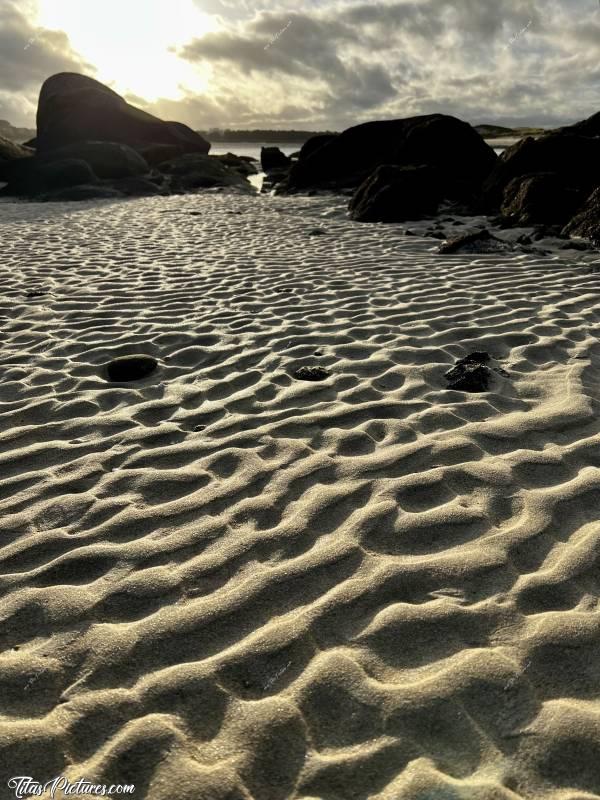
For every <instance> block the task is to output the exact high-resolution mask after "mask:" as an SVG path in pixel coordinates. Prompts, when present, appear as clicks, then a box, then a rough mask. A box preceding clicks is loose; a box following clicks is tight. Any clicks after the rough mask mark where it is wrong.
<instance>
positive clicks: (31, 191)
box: [2, 157, 97, 197]
mask: <svg viewBox="0 0 600 800" xmlns="http://www.w3.org/2000/svg"><path fill="white" fill-rule="evenodd" d="M7 170H8V174H7V179H8V186H6V187H5V188H4V189H3V190H2V193H3V194H6V195H9V196H21V197H35V196H36V195H41V194H45V193H47V192H52V191H54V190H58V189H65V188H67V187H71V186H77V185H79V184H94V183H97V178H96V175H95V174H94V171H93V170H92V168H91V167H90V165H89V164H88V163H87V161H83V160H81V159H77V158H63V159H57V160H55V161H51V162H45V161H43V160H42V159H39V158H37V157H35V158H28V159H20V160H18V161H13V162H12V163H11V164H10V169H9V167H8V166H7Z"/></svg>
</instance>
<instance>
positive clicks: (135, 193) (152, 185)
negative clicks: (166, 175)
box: [108, 177, 166, 197]
mask: <svg viewBox="0 0 600 800" xmlns="http://www.w3.org/2000/svg"><path fill="white" fill-rule="evenodd" d="M108 186H109V187H110V188H111V189H113V190H115V191H118V192H121V193H122V194H124V195H125V196H126V197H150V196H153V195H158V194H166V192H165V191H164V190H163V189H162V186H161V183H157V181H156V179H152V180H151V179H150V178H139V177H136V178H121V179H120V180H115V181H110V183H109V184H108Z"/></svg>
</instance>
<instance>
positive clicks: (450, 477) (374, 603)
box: [0, 193, 600, 800]
mask: <svg viewBox="0 0 600 800" xmlns="http://www.w3.org/2000/svg"><path fill="white" fill-rule="evenodd" d="M448 224H449V225H451V224H452V223H451V221H449V222H448ZM407 227H408V228H411V229H412V230H413V231H416V233H417V235H413V236H406V235H405V233H404V231H405V229H406V228H407ZM419 232H420V229H419V227H418V226H415V225H379V224H377V225H364V224H363V225H361V224H359V223H353V222H350V221H348V220H347V219H346V215H345V204H344V203H343V202H341V201H340V200H332V199H330V198H323V197H306V198H304V197H247V196H244V197H243V196H226V195H220V194H212V193H207V194H204V195H196V196H186V197H167V198H150V199H142V200H136V201H115V202H112V201H102V202H94V203H89V202H88V203H78V204H75V203H71V204H36V203H32V204H23V203H14V204H13V203H2V204H1V205H0V239H1V242H2V258H1V261H0V277H1V282H2V293H1V295H0V332H1V338H0V351H1V360H0V370H1V378H0V518H1V523H0V526H1V539H0V592H1V598H2V602H1V605H0V622H1V624H0V641H1V653H0V711H1V714H0V754H1V755H0V785H2V786H3V787H6V785H7V782H8V781H9V780H10V779H11V778H12V777H13V776H23V775H25V776H32V777H33V778H35V779H36V780H37V781H40V782H41V783H43V782H45V781H49V780H51V779H53V778H55V777H56V776H60V775H64V776H67V777H68V778H69V779H70V780H72V781H75V780H77V779H79V778H82V777H85V778H87V779H89V780H93V781H94V783H96V784H106V785H110V784H134V785H135V787H136V790H135V794H134V795H133V797H135V798H138V800H142V798H148V800H317V798H320V799H321V800H367V798H369V799H370V800H518V799H519V798H523V800H538V799H539V800H542V799H543V800H591V799H592V798H598V797H600V701H599V695H600V605H599V603H598V594H599V590H600V570H599V567H600V447H599V445H600V420H599V410H600V403H599V396H600V372H599V369H600V344H599V342H598V323H599V319H600V297H599V292H598V290H599V288H600V254H598V253H597V252H596V253H595V254H594V253H580V252H576V251H570V250H566V251H546V252H545V253H539V254H532V253H529V254H523V253H504V254H500V255H498V254H496V255H439V254H438V253H437V252H436V251H437V248H438V246H439V241H436V240H435V239H431V238H425V237H423V236H421V235H419ZM473 351H486V352H487V353H489V354H490V356H491V357H492V363H493V364H494V365H495V366H496V367H497V368H498V370H499V371H498V372H494V373H493V379H492V383H491V385H490V388H489V391H487V392H484V393H480V394H468V393H465V392H459V391H450V390H448V389H447V388H446V387H447V382H446V379H445V377H444V374H445V373H446V371H448V370H449V369H450V368H451V367H452V366H453V365H454V364H455V362H456V360H457V359H460V358H463V357H464V356H466V355H468V354H469V353H471V352H473ZM138 353H142V354H147V355H150V356H153V357H154V358H155V359H157V361H158V367H157V369H156V370H155V371H154V372H152V373H151V374H149V375H148V376H147V377H145V378H143V379H141V380H138V381H133V382H130V383H115V382H111V381H109V380H108V379H107V374H106V365H107V363H108V362H110V361H111V359H113V358H115V357H118V356H124V355H132V354H138ZM303 366H309V367H310V366H321V367H323V368H324V369H325V370H326V371H327V373H328V376H327V377H325V379H324V380H322V381H315V382H311V381H304V380H299V379H297V378H295V377H294V372H295V371H296V370H297V369H298V368H299V367H303ZM0 796H2V797H13V796H14V794H13V793H11V792H10V791H8V790H6V789H5V788H3V789H2V791H1V792H0ZM56 796H57V797H59V796H60V794H57V795H56Z"/></svg>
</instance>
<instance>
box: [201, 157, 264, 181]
mask: <svg viewBox="0 0 600 800" xmlns="http://www.w3.org/2000/svg"><path fill="white" fill-rule="evenodd" d="M211 158H214V159H217V161H219V162H220V163H221V164H224V165H225V166H226V167H229V169H232V170H233V171H234V172H237V173H238V174H239V175H242V176H243V177H246V176H247V175H256V174H257V172H258V170H257V169H256V165H255V162H254V160H253V159H251V158H250V157H249V156H236V155H235V154H234V153H224V154H221V155H218V156H211Z"/></svg>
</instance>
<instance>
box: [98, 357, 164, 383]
mask: <svg viewBox="0 0 600 800" xmlns="http://www.w3.org/2000/svg"><path fill="white" fill-rule="evenodd" d="M157 366H158V361H157V360H156V359H155V358H153V357H152V356H146V355H133V356H120V357H119V358H115V359H113V361H110V362H109V363H108V364H107V365H106V372H107V375H108V378H109V380H111V381H119V382H126V381H139V380H141V379H142V378H145V377H146V376H147V375H150V373H151V372H154V370H155V369H156V367H157Z"/></svg>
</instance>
